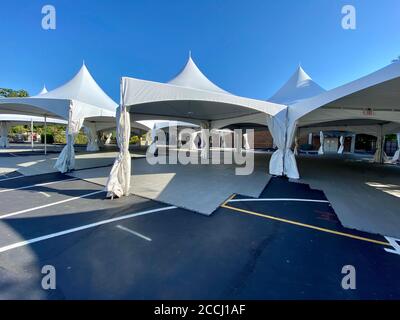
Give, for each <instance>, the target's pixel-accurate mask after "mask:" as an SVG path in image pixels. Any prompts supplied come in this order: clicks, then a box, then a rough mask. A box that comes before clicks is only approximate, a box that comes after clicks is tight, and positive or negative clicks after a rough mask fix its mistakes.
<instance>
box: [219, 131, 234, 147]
mask: <svg viewBox="0 0 400 320" xmlns="http://www.w3.org/2000/svg"><path fill="white" fill-rule="evenodd" d="M231 135H232V133H231V132H229V133H226V132H221V139H222V148H224V149H225V148H232V141H231V140H232V136H231Z"/></svg>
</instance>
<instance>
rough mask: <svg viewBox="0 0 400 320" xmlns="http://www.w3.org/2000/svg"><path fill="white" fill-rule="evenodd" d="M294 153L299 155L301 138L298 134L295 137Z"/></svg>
mask: <svg viewBox="0 0 400 320" xmlns="http://www.w3.org/2000/svg"><path fill="white" fill-rule="evenodd" d="M293 153H294V155H295V156H298V155H299V138H298V137H297V136H296V137H294V150H293Z"/></svg>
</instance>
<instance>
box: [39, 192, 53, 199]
mask: <svg viewBox="0 0 400 320" xmlns="http://www.w3.org/2000/svg"><path fill="white" fill-rule="evenodd" d="M39 193H40V194H42V195H44V196H45V197H47V198H50V197H51V196H50V195H49V194H48V193H46V192H43V191H39Z"/></svg>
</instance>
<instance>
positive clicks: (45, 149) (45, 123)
mask: <svg viewBox="0 0 400 320" xmlns="http://www.w3.org/2000/svg"><path fill="white" fill-rule="evenodd" d="M44 155H47V116H44Z"/></svg>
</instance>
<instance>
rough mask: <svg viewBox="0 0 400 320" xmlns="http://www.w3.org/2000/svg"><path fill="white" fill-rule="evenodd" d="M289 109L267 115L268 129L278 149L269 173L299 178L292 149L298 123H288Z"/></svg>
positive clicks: (272, 159)
mask: <svg viewBox="0 0 400 320" xmlns="http://www.w3.org/2000/svg"><path fill="white" fill-rule="evenodd" d="M286 117H287V110H283V111H281V112H280V113H278V114H276V115H275V116H274V117H267V125H268V129H269V131H270V133H271V135H272V138H273V139H274V143H275V145H276V147H277V148H278V150H276V151H275V152H274V153H273V154H272V156H271V160H270V162H269V173H270V174H272V175H276V176H281V175H286V176H287V177H288V178H292V179H299V171H298V169H297V164H296V158H295V156H294V154H293V151H292V150H291V149H290V147H291V145H292V143H293V139H294V133H295V130H296V125H297V123H296V122H294V123H289V124H288V125H287V124H286Z"/></svg>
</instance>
